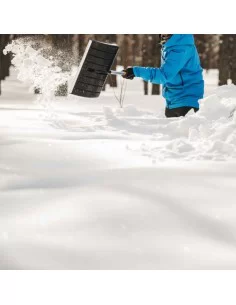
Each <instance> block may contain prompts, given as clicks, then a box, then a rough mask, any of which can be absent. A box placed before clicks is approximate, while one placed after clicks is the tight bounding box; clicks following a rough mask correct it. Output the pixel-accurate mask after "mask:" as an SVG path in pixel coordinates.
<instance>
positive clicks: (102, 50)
mask: <svg viewBox="0 0 236 305" xmlns="http://www.w3.org/2000/svg"><path fill="white" fill-rule="evenodd" d="M118 49H119V47H118V46H117V45H115V44H109V43H103V42H100V41H96V40H89V42H88V45H87V47H86V50H85V52H84V55H83V57H82V59H81V61H80V64H79V67H78V71H77V73H76V76H75V78H74V80H73V81H72V83H71V86H70V88H69V93H70V94H73V95H78V96H83V97H88V98H93V97H99V95H100V93H101V91H102V88H103V87H104V85H105V82H106V79H107V77H108V75H109V74H113V75H122V74H123V72H122V71H120V72H119V71H112V70H110V69H111V66H112V64H113V61H114V59H115V57H116V55H117V52H118Z"/></svg>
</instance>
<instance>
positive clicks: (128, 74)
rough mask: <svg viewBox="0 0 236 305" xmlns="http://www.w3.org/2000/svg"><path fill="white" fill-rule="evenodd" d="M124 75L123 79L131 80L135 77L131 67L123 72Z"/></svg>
mask: <svg viewBox="0 0 236 305" xmlns="http://www.w3.org/2000/svg"><path fill="white" fill-rule="evenodd" d="M122 72H124V74H123V75H122V77H123V78H126V79H133V78H134V77H135V75H134V70H133V68H132V67H128V68H126V69H125V70H123V71H122Z"/></svg>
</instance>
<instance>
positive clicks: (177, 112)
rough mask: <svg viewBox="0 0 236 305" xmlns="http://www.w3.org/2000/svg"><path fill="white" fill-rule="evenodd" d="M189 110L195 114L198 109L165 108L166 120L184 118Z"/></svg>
mask: <svg viewBox="0 0 236 305" xmlns="http://www.w3.org/2000/svg"><path fill="white" fill-rule="evenodd" d="M191 109H193V110H194V112H197V111H198V110H199V109H198V108H194V107H179V108H173V109H169V108H166V111H165V116H166V117H167V118H177V117H179V116H185V115H186V114H187V113H188V112H189V111H190V110H191Z"/></svg>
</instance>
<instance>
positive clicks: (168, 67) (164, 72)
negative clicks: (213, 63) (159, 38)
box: [133, 34, 204, 109]
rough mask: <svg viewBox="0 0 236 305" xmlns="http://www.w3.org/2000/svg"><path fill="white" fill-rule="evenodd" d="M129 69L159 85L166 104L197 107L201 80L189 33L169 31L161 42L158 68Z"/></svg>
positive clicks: (202, 91)
mask: <svg viewBox="0 0 236 305" xmlns="http://www.w3.org/2000/svg"><path fill="white" fill-rule="evenodd" d="M133 71H134V74H135V76H137V77H141V78H143V79H144V80H145V81H150V82H151V83H153V84H162V85H163V90H162V95H163V97H164V98H165V99H166V107H167V108H170V109H172V108H178V107H184V106H188V107H196V108H199V103H198V100H199V99H201V98H202V97H203V93H204V81H203V77H202V68H201V65H200V60H199V56H198V52H197V49H196V47H195V44H194V38H193V35H188V34H173V35H172V36H171V37H170V38H169V39H168V40H167V42H166V43H165V44H164V45H163V46H162V50H161V67H160V68H149V67H133Z"/></svg>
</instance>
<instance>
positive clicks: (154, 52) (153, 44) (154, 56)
mask: <svg viewBox="0 0 236 305" xmlns="http://www.w3.org/2000/svg"><path fill="white" fill-rule="evenodd" d="M151 36H152V40H151V41H150V53H151V61H150V66H152V67H156V68H158V67H160V63H161V52H160V46H159V44H158V43H159V37H158V35H151ZM159 94H160V85H159V84H152V95H159Z"/></svg>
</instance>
